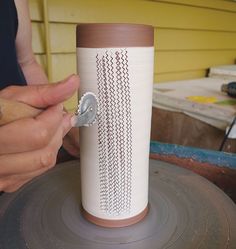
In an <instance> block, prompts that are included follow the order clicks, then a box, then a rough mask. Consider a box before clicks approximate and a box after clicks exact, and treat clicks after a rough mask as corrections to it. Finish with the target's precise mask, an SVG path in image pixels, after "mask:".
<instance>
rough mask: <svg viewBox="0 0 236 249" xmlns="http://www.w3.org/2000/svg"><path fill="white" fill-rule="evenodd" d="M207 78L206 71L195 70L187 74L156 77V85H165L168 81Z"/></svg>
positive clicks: (166, 74) (178, 73) (156, 75)
mask: <svg viewBox="0 0 236 249" xmlns="http://www.w3.org/2000/svg"><path fill="white" fill-rule="evenodd" d="M203 77H206V70H205V69H202V70H194V71H186V72H175V73H173V72H171V73H163V74H155V75H154V83H164V82H166V81H175V80H185V79H196V78H203Z"/></svg>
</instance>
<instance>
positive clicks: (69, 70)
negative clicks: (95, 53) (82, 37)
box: [52, 54, 76, 81]
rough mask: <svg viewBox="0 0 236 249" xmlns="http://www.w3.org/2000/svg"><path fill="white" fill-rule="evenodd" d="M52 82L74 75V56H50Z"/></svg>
mask: <svg viewBox="0 0 236 249" xmlns="http://www.w3.org/2000/svg"><path fill="white" fill-rule="evenodd" d="M52 69H53V74H52V77H53V81H59V80H61V79H64V78H65V77H67V76H68V75H70V74H73V73H76V55H75V54H54V55H52Z"/></svg>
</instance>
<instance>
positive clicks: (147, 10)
mask: <svg viewBox="0 0 236 249" xmlns="http://www.w3.org/2000/svg"><path fill="white" fill-rule="evenodd" d="M104 13H106V14H105V15H104ZM49 16H50V20H51V21H52V22H62V20H63V22H66V23H80V22H86V23H87V22H128V23H129V22H130V23H144V24H150V25H153V26H155V27H166V28H180V29H197V30H222V31H236V25H235V18H236V13H233V12H224V11H218V10H212V9H204V8H193V7H192V6H185V5H173V4H166V3H163V2H153V1H135V2H134V1H131V2H130V1H125V0H120V1H116V0H109V1H108V0H100V1H97V0H87V1H82V0H71V1H68V2H67V3H66V7H65V0H50V2H49Z"/></svg>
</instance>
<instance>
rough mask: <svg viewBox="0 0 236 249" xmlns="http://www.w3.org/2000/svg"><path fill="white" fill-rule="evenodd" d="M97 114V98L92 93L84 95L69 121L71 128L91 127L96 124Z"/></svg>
mask: <svg viewBox="0 0 236 249" xmlns="http://www.w3.org/2000/svg"><path fill="white" fill-rule="evenodd" d="M97 112H98V101H97V97H96V95H95V94H94V93H92V92H87V93H85V94H84V95H83V96H82V97H81V99H80V101H79V105H78V109H77V111H76V112H75V115H74V116H73V117H72V119H71V123H72V126H73V127H81V126H92V125H93V124H94V123H95V122H96V118H97Z"/></svg>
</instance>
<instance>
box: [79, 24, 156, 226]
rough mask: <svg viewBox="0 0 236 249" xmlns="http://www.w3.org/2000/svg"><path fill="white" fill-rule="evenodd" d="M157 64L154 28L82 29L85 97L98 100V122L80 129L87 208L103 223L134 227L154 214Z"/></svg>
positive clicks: (87, 212) (105, 26)
mask: <svg viewBox="0 0 236 249" xmlns="http://www.w3.org/2000/svg"><path fill="white" fill-rule="evenodd" d="M153 61H154V48H153V27H151V26H148V25H138V24H82V25H78V26H77V67H78V74H79V76H80V89H79V94H80V96H81V95H83V94H84V93H85V92H87V91H90V92H93V93H94V94H95V95H96V96H97V99H98V109H99V110H98V115H97V122H96V124H95V125H93V126H92V127H83V128H81V129H80V146H81V182H82V185H81V189H82V207H83V212H84V215H85V217H86V218H87V219H88V220H90V221H91V222H93V223H95V224H97V225H101V226H105V227H122V226H127V225H131V224H134V223H136V222H138V221H140V220H141V219H142V218H143V217H144V216H145V215H146V214H147V212H148V170H149V169H148V168H149V143H150V127H151V109H152V84H153V63H154V62H153Z"/></svg>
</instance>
